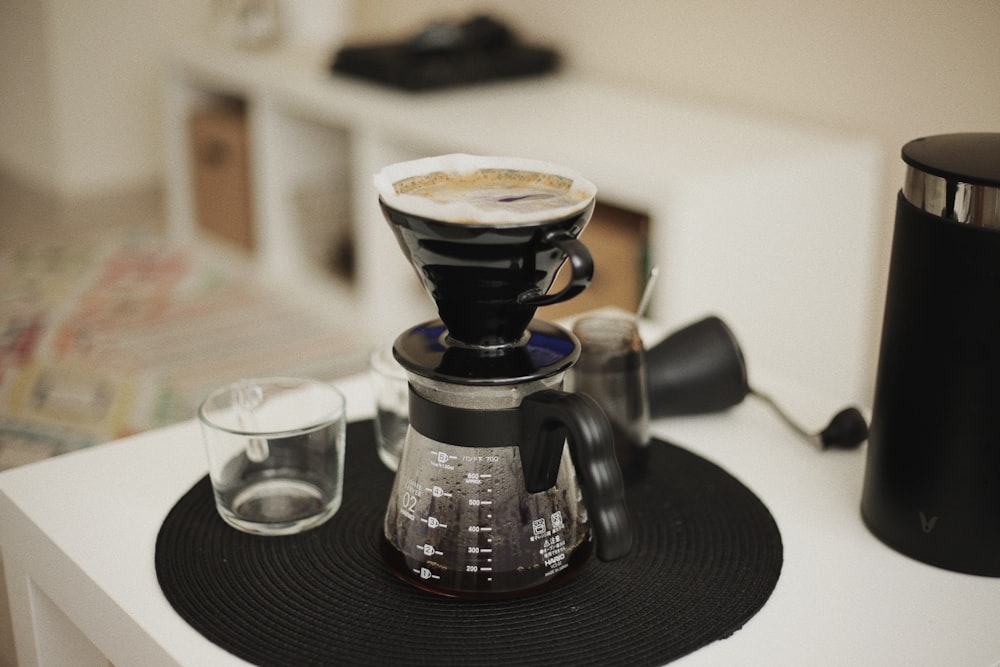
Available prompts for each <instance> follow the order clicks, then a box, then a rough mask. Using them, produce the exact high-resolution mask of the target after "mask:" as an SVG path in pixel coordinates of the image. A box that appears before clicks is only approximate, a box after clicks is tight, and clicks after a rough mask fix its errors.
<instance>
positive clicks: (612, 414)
mask: <svg viewBox="0 0 1000 667" xmlns="http://www.w3.org/2000/svg"><path fill="white" fill-rule="evenodd" d="M573 333H574V334H576V337H577V338H579V339H580V359H579V361H577V362H576V365H575V366H574V367H573V370H572V373H571V378H570V381H571V384H572V388H573V391H575V392H577V393H581V394H586V395H588V396H590V397H591V398H593V399H594V400H595V401H597V403H598V405H600V406H601V408H602V409H603V410H604V413H605V415H606V416H607V418H608V421H609V422H611V430H612V431H613V432H614V437H615V456H616V457H617V458H618V465H619V467H620V468H621V470H622V476H623V477H624V479H625V482H626V483H628V482H631V481H634V480H635V479H636V478H638V477H640V476H641V475H642V473H643V472H644V471H645V470H646V466H647V462H648V456H649V397H648V395H647V388H646V367H645V351H644V349H643V346H642V339H641V338H640V337H639V329H638V327H637V326H636V323H635V319H634V318H632V317H627V316H624V315H623V316H615V315H591V316H586V317H583V318H582V319H579V320H577V321H576V323H575V324H574V325H573Z"/></svg>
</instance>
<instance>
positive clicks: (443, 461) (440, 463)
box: [431, 450, 458, 470]
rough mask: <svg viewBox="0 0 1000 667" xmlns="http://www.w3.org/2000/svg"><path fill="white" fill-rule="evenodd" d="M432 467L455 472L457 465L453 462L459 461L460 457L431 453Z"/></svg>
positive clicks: (437, 452)
mask: <svg viewBox="0 0 1000 667" xmlns="http://www.w3.org/2000/svg"><path fill="white" fill-rule="evenodd" d="M431 457H432V461H431V465H432V466H434V467H435V468H443V469H444V470H454V469H455V465H454V463H453V461H457V460H458V457H457V456H454V455H452V454H449V453H448V452H439V451H433V450H432V451H431Z"/></svg>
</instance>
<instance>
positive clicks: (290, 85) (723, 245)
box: [166, 44, 881, 407]
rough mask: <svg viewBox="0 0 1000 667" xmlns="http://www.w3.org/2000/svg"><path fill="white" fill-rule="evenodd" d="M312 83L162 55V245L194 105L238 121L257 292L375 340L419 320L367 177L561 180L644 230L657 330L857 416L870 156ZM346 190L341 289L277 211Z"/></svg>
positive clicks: (768, 135)
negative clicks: (430, 162)
mask: <svg viewBox="0 0 1000 667" xmlns="http://www.w3.org/2000/svg"><path fill="white" fill-rule="evenodd" d="M327 64H328V60H327V58H326V57H325V56H317V55H316V54H308V53H302V52H294V51H283V50H274V51H267V52H241V51H237V50H232V49H228V48H224V47H218V46H208V45H195V44H189V45H185V46H183V47H178V48H177V49H176V50H175V51H174V53H173V55H172V57H171V59H170V62H169V68H168V73H167V78H166V104H167V110H166V130H167V134H168V136H167V145H168V159H169V168H168V173H169V179H170V180H169V184H168V185H169V187H168V199H169V206H170V221H171V228H172V230H173V232H174V234H175V235H176V236H177V237H178V238H192V237H193V236H194V235H195V233H196V231H195V230H196V225H195V222H194V216H193V209H192V205H191V201H192V197H191V186H190V184H191V172H190V165H189V163H188V155H187V145H188V143H187V141H188V140H187V129H186V128H187V124H186V123H187V115H188V113H189V111H190V110H191V108H192V107H193V106H194V105H197V104H199V103H204V102H205V100H206V99H208V100H211V99H213V98H214V97H216V96H235V97H239V98H241V99H243V100H244V101H245V102H246V105H247V110H248V113H249V115H250V128H251V136H250V143H251V145H250V150H251V159H252V161H253V164H254V170H253V174H252V176H253V184H254V191H255V200H254V202H253V203H254V212H255V224H256V225H257V229H258V234H259V238H258V245H259V252H258V256H257V258H256V261H257V267H258V269H259V272H260V274H261V276H262V277H264V278H265V279H267V280H269V281H272V282H273V281H278V280H281V281H285V282H286V284H288V285H289V286H290V287H293V289H290V292H295V293H298V294H309V295H311V297H310V298H313V299H314V300H315V299H321V300H322V302H323V303H325V304H328V306H326V307H328V308H329V309H331V311H334V312H337V313H338V314H339V315H340V316H342V317H350V318H352V319H354V320H356V321H357V322H359V323H364V324H365V325H367V326H370V327H371V330H372V333H373V335H375V336H378V337H380V338H388V337H390V336H391V335H393V334H394V333H395V332H398V331H401V330H402V329H404V328H405V327H407V326H410V325H412V324H414V323H416V322H419V321H421V320H423V319H427V318H428V317H430V316H432V315H433V309H432V308H431V306H430V300H429V299H428V298H427V297H426V296H424V295H422V293H420V292H419V287H418V286H417V284H416V280H415V279H414V277H413V276H412V269H411V268H410V266H409V265H408V264H407V263H406V262H405V261H404V260H403V258H402V255H401V254H400V253H399V250H398V249H397V248H396V244H395V240H394V239H393V237H392V234H391V232H390V231H389V228H388V225H387V224H386V223H385V222H384V221H383V220H382V217H381V214H380V212H379V210H378V203H377V199H376V195H375V192H374V188H373V187H372V185H371V176H372V174H374V173H375V172H376V171H377V170H378V169H380V168H381V167H382V166H384V165H386V164H389V163H391V162H395V161H399V160H404V159H411V158H415V157H420V156H424V155H430V154H437V153H447V152H455V151H458V152H469V153H484V154H505V155H518V156H524V157H533V158H538V159H543V160H550V161H553V162H559V163H564V164H567V165H570V166H572V167H573V168H575V169H578V170H579V171H580V172H581V173H583V174H585V175H586V176H587V177H588V178H589V179H591V180H592V181H594V182H595V183H596V184H597V186H598V189H599V194H598V197H599V199H601V200H604V201H607V202H608V203H612V204H615V205H617V206H621V207H624V208H629V209H632V210H636V211H640V212H643V213H646V214H647V215H648V216H649V217H650V227H651V232H650V239H651V251H652V255H653V259H654V261H655V262H656V263H657V264H658V265H659V267H660V271H661V273H660V281H659V283H658V286H657V290H656V294H655V298H654V300H653V308H654V309H653V311H652V315H653V317H654V318H655V319H657V320H659V321H660V322H661V323H663V324H665V325H666V326H667V327H668V328H674V327H678V326H681V325H683V324H686V323H687V322H690V321H692V320H693V319H696V318H698V317H701V316H702V315H705V314H707V313H716V314H718V315H720V316H722V317H723V318H724V319H725V320H726V321H727V322H728V323H729V324H730V325H731V326H732V327H733V329H734V331H735V332H736V334H737V337H738V338H739V339H740V342H741V344H742V346H743V348H744V352H745V353H746V355H747V359H748V364H749V365H750V366H751V372H752V368H753V365H754V364H755V363H760V364H761V365H762V366H766V367H767V368H769V369H773V370H774V371H776V372H777V373H779V374H784V375H786V376H787V377H788V378H789V379H790V380H797V381H808V382H809V383H810V384H813V385H818V386H820V388H821V389H823V390H824V391H826V392H828V393H830V394H831V395H834V396H841V397H843V399H844V400H856V401H859V402H867V400H868V397H869V393H870V385H871V381H872V375H871V368H872V366H873V363H872V360H873V357H874V350H875V345H874V340H875V337H876V336H877V331H875V326H874V321H875V319H876V315H877V312H878V310H879V306H880V299H879V293H880V290H878V289H876V287H875V285H874V281H875V276H876V257H875V248H876V245H877V242H878V238H879V236H880V235H879V233H878V231H877V230H878V228H879V227H880V226H881V225H880V222H879V221H878V220H877V219H876V218H877V214H878V211H879V210H880V208H879V206H878V205H877V200H878V199H879V197H880V187H881V184H880V183H879V178H878V176H879V174H880V173H881V170H880V165H879V158H878V152H877V150H876V146H875V145H874V144H873V143H872V142H869V141H867V140H865V139H863V138H858V137H853V136H844V135H842V134H837V133H833V132H830V131H827V130H822V129H817V128H814V127H804V126H801V125H796V124H794V123H781V122H776V121H773V120H768V119H761V118H754V117H748V116H741V115H737V114H732V113H728V112H724V111H720V110H718V109H714V108H710V107H704V106H698V105H694V104H690V103H686V102H682V101H677V100H672V99H668V98H663V97H659V96H655V95H650V94H644V93H642V92H637V91H635V90H628V89H622V88H619V87H616V86H614V85H610V84H607V83H600V82H594V81H587V80H581V79H578V78H574V77H570V76H563V75H558V76H550V77H543V78H536V79H530V80H523V81H517V82H506V83H493V84H486V85H480V86H474V87H468V88H463V89H456V90H444V91H438V92H428V93H419V94H413V93H408V92H403V91H396V90H392V89H388V88H384V87H380V86H377V85H374V84H369V83H367V82H362V81H357V80H353V79H347V78H343V77H338V76H334V75H332V74H331V73H330V72H329V70H328V68H327ZM345 171H346V174H347V176H346V179H345V180H344V182H343V183H342V184H341V185H337V186H333V185H332V186H331V187H346V188H347V189H348V190H349V196H350V202H351V207H350V208H351V210H352V223H351V224H352V225H353V238H354V242H355V253H356V263H357V267H356V268H357V270H356V276H355V279H354V281H353V282H352V283H350V284H343V283H341V284H337V283H335V282H332V281H330V280H328V279H324V278H321V277H318V276H317V275H315V272H314V271H312V270H310V269H309V263H308V262H306V261H304V260H303V258H304V256H305V255H306V249H305V247H304V240H303V239H302V237H301V234H300V233H299V232H298V231H297V225H296V221H295V216H296V212H295V207H294V204H293V202H294V197H295V196H296V191H297V189H298V188H300V187H301V186H302V185H303V184H314V182H315V177H316V175H317V174H323V173H333V172H338V173H344V172H345ZM586 238H587V237H586V232H584V235H583V240H584V241H586ZM791 407H794V406H791Z"/></svg>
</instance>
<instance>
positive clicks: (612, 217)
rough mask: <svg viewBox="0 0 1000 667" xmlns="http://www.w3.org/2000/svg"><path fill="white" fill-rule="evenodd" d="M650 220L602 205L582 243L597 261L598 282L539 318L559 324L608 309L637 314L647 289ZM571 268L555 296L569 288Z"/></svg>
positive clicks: (544, 310) (562, 276)
mask: <svg viewBox="0 0 1000 667" xmlns="http://www.w3.org/2000/svg"><path fill="white" fill-rule="evenodd" d="M648 229H649V217H648V216H646V215H645V214H642V213H637V212H635V211H630V210H627V209H623V208H618V207H616V206H612V205H610V204H603V203H598V204H597V206H596V207H595V209H594V215H593V217H592V218H591V219H590V223H589V224H588V225H587V227H586V229H584V230H583V234H581V236H580V240H581V241H583V243H584V244H585V245H586V246H587V248H588V249H589V250H590V254H591V256H593V258H594V279H593V281H592V282H591V283H590V286H589V287H587V289H585V290H584V291H583V292H582V293H581V294H579V295H577V296H576V297H574V298H572V299H570V300H569V301H564V302H563V303H558V304H555V305H553V306H545V307H543V308H540V309H539V311H538V316H539V317H541V318H543V319H546V320H556V319H559V318H561V317H568V316H570V315H575V314H577V313H582V312H584V311H587V310H593V309H596V308H604V307H607V306H617V307H619V308H622V309H624V310H628V311H634V310H635V309H636V308H637V307H638V305H639V299H640V298H641V297H642V290H643V288H644V287H645V281H646V274H647V273H648V271H647V265H648V248H649V238H648V236H649V234H648ZM568 271H569V269H568V267H567V265H563V268H562V269H561V270H560V271H559V276H558V277H557V278H556V281H555V284H553V285H552V288H551V289H550V290H549V292H550V293H554V292H556V291H558V290H560V289H562V287H563V286H564V285H565V284H566V282H567V281H568V280H569V279H568V277H567V276H568Z"/></svg>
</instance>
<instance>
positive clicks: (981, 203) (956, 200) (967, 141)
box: [902, 132, 1000, 229]
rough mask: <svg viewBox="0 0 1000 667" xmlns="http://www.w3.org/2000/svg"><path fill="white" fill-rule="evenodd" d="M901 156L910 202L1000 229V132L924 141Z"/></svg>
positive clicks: (950, 217) (917, 141)
mask: <svg viewBox="0 0 1000 667" xmlns="http://www.w3.org/2000/svg"><path fill="white" fill-rule="evenodd" d="M902 154H903V161H904V162H905V163H906V164H907V166H908V168H907V170H906V183H905V185H904V186H903V196H904V197H905V198H906V200H907V201H908V202H910V203H911V204H913V205H914V206H916V207H918V208H920V209H921V210H924V211H927V212H928V213H931V214H933V215H935V216H938V217H940V218H942V219H944V220H951V221H954V222H961V223H968V224H971V225H975V226H979V227H990V228H994V229H1000V133H988V132H968V133H961V134H942V135H937V136H932V137H924V138H922V139H915V140H913V141H911V142H909V143H907V144H906V145H905V146H903V151H902Z"/></svg>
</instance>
